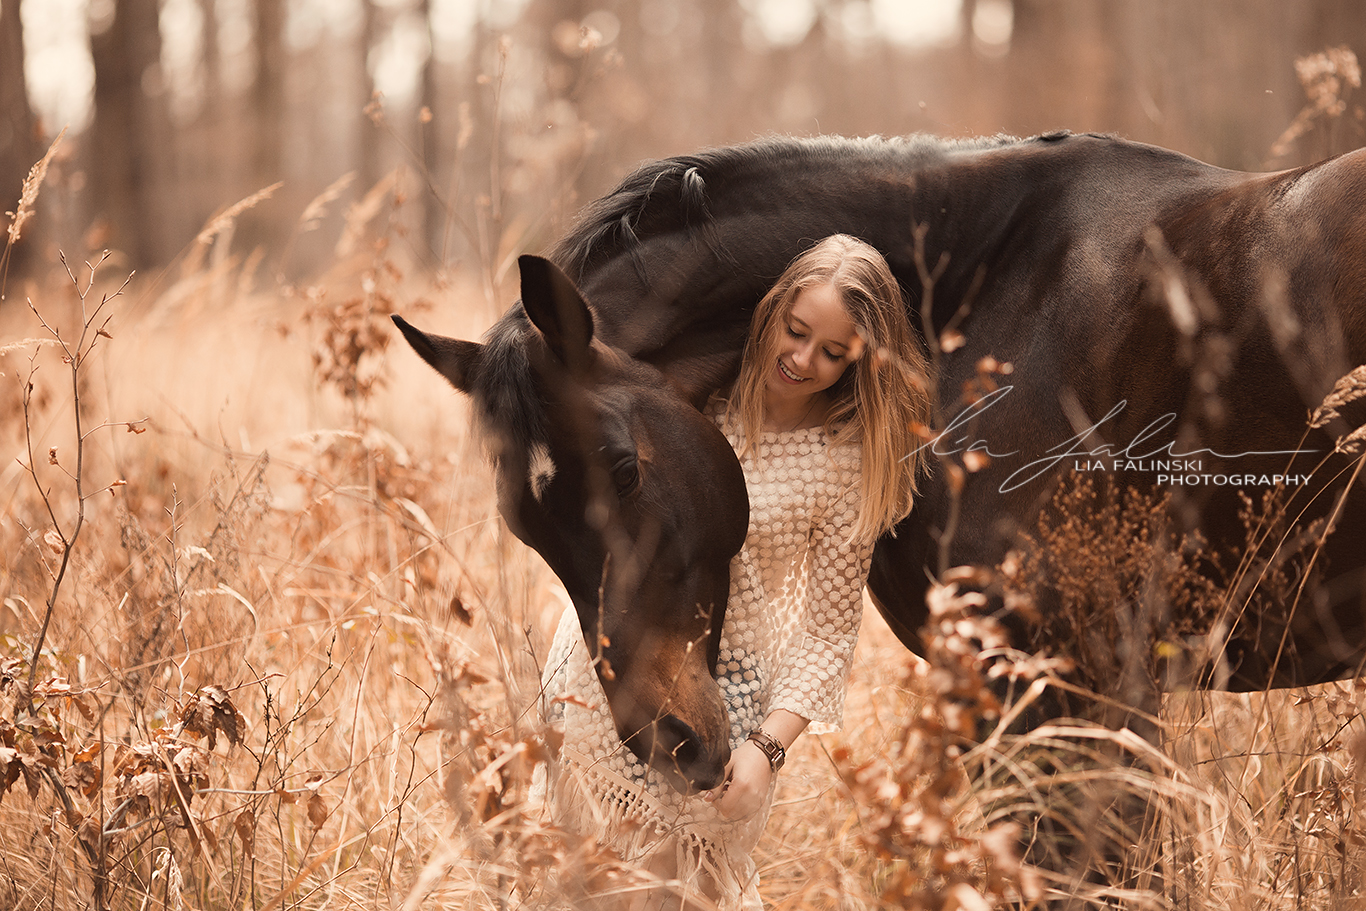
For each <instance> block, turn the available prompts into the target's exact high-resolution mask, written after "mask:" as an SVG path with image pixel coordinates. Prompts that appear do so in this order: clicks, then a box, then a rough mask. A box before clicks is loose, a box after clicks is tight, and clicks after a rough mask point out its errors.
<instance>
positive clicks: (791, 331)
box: [787, 326, 806, 338]
mask: <svg viewBox="0 0 1366 911" xmlns="http://www.w3.org/2000/svg"><path fill="white" fill-rule="evenodd" d="M787 334H788V335H790V336H792V337H793V338H806V335H805V334H803V333H801V332H798V331H797V330H796V329H794V328H792V327H791V326H788V327H787Z"/></svg>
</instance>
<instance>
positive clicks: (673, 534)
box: [394, 256, 749, 789]
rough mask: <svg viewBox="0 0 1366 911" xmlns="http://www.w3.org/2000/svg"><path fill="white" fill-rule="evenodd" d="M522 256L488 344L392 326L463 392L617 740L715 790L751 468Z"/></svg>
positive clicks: (555, 273)
mask: <svg viewBox="0 0 1366 911" xmlns="http://www.w3.org/2000/svg"><path fill="white" fill-rule="evenodd" d="M519 265H520V267H521V279H522V302H521V305H519V306H517V307H514V308H513V309H512V311H511V312H509V313H508V314H507V315H506V316H505V317H503V319H502V320H500V321H499V322H498V324H497V325H496V326H494V328H493V329H492V330H491V331H490V332H489V334H488V336H487V337H486V338H485V340H484V342H483V343H482V344H481V343H476V342H466V341H458V340H454V339H447V338H442V337H440V336H433V335H428V334H426V333H423V332H421V331H419V330H417V329H415V328H413V327H412V326H411V325H409V324H408V323H407V322H406V321H404V320H403V319H402V318H401V317H398V316H395V317H394V322H395V323H396V324H397V325H398V327H399V329H401V330H402V331H403V335H404V337H405V338H406V339H407V340H408V342H409V344H411V345H412V346H413V348H414V349H415V350H416V351H417V353H418V354H419V355H421V357H422V359H423V360H425V361H426V362H427V363H429V364H431V365H432V366H433V367H435V368H436V370H437V371H438V372H440V373H441V374H442V375H443V376H445V377H446V379H448V380H450V382H451V383H452V384H453V385H454V386H455V387H456V388H457V389H459V390H461V391H463V392H466V393H468V394H469V395H470V396H471V398H472V399H473V400H474V403H475V407H476V413H477V415H478V417H479V421H480V425H481V426H480V429H481V431H482V433H483V435H484V438H485V440H486V441H487V442H488V444H489V448H490V450H491V454H492V456H493V460H494V464H495V468H496V476H497V488H498V504H499V511H500V512H501V513H502V515H503V518H504V519H505V520H506V521H507V523H508V527H509V528H511V529H512V531H513V533H514V534H516V535H517V537H519V538H520V539H521V540H522V541H524V542H525V543H526V544H527V545H528V546H530V547H532V548H534V549H535V550H536V551H537V552H538V553H540V555H541V556H542V557H544V558H545V560H546V562H547V563H548V564H549V565H550V568H551V569H552V570H554V571H555V574H556V575H558V576H559V577H560V579H561V580H563V582H564V584H565V587H566V589H567V590H568V593H569V597H570V599H571V600H572V601H573V603H574V607H575V609H576V610H577V612H578V614H579V619H580V621H581V623H582V626H583V633H584V639H585V641H586V643H587V644H588V648H589V653H590V655H592V656H593V657H594V658H595V659H596V662H597V663H596V667H597V670H598V674H599V677H600V678H601V680H602V684H603V689H604V691H605V692H606V695H607V698H608V701H609V703H610V705H611V708H612V714H613V717H614V720H615V721H616V727H617V731H618V733H619V734H620V735H621V738H622V740H623V741H625V743H626V744H627V745H628V746H630V748H631V749H632V750H634V751H635V752H636V753H637V754H639V755H640V756H641V757H643V758H645V759H646V760H647V761H649V762H651V764H653V765H654V766H655V767H656V768H658V769H659V770H660V771H661V772H663V773H665V774H666V775H667V776H668V777H669V778H670V779H671V780H672V781H673V782H674V783H675V784H676V785H677V786H678V787H679V788H680V789H686V788H689V787H694V788H709V787H713V786H714V785H716V784H718V783H719V782H720V780H721V777H722V774H723V772H724V769H725V764H726V761H727V759H728V758H729V756H730V746H729V743H728V736H727V735H728V731H729V729H730V722H729V721H728V720H727V718H726V712H725V707H724V706H723V704H722V702H721V695H720V690H719V689H718V687H717V686H716V683H715V681H714V680H713V678H712V673H713V671H712V669H713V668H714V667H715V666H716V658H717V651H718V649H719V647H720V620H721V617H722V616H723V613H724V610H725V603H726V594H727V591H728V588H729V580H730V575H729V565H730V560H731V558H732V557H733V556H735V554H736V552H737V551H739V549H740V545H741V544H742V543H743V542H744V536H745V529H746V527H747V525H748V521H749V500H748V498H747V497H746V495H745V482H744V476H743V475H742V474H741V472H740V467H739V464H738V463H737V462H736V460H735V454H734V453H733V452H732V451H731V448H730V445H729V444H728V443H727V442H726V439H725V437H724V436H722V435H721V432H720V431H719V430H718V429H717V428H716V426H715V425H714V424H713V423H712V422H711V421H710V420H708V419H707V418H705V417H703V416H702V414H701V413H700V412H698V411H697V410H696V409H694V408H692V407H690V406H689V405H688V403H687V401H686V400H685V399H683V398H681V397H680V395H679V393H678V391H677V387H675V386H674V385H673V384H671V383H670V382H668V381H667V380H666V379H665V378H664V377H663V375H661V374H660V372H659V371H658V370H657V369H655V368H654V367H651V366H649V365H648V364H644V363H642V362H640V361H637V360H634V359H632V358H629V357H626V356H624V355H623V354H622V353H621V352H620V351H617V350H615V349H613V348H610V347H608V346H607V345H605V344H603V342H602V341H600V340H599V339H598V338H596V337H595V336H596V333H595V331H594V325H593V317H592V315H591V313H590V312H589V310H588V307H587V306H586V305H585V303H584V301H583V299H582V298H581V297H580V296H579V295H578V293H577V292H576V291H575V289H574V286H573V285H572V284H570V282H569V281H568V280H567V279H566V278H565V277H564V275H563V274H562V273H561V272H560V271H559V270H558V269H556V268H555V267H554V266H553V265H552V264H551V263H549V262H548V261H546V260H544V259H540V258H538V257H533V256H524V257H522V258H521V260H520V262H519ZM680 492H689V494H690V495H680ZM704 492H705V496H703V495H699V494H703V493H704Z"/></svg>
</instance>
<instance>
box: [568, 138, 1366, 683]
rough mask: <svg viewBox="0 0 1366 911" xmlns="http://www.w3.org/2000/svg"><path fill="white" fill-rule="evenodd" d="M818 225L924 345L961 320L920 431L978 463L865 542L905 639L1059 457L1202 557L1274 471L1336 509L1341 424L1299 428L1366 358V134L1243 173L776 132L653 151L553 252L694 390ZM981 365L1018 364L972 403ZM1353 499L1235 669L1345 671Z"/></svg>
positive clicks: (1040, 150) (1163, 159)
mask: <svg viewBox="0 0 1366 911" xmlns="http://www.w3.org/2000/svg"><path fill="white" fill-rule="evenodd" d="M918 230H919V231H923V245H922V246H921V248H920V252H919V253H918V252H917V231H918ZM832 233H848V234H853V235H855V236H857V237H860V238H862V239H863V240H866V241H868V242H869V243H871V244H873V245H874V246H876V247H877V248H878V249H879V250H881V251H882V252H883V254H884V255H885V256H886V257H887V259H888V262H889V263H890V264H891V266H892V269H893V271H894V272H895V273H896V275H897V276H898V279H899V280H900V281H901V283H902V286H903V289H904V291H905V292H906V296H907V301H908V306H909V309H910V312H911V314H912V319H913V322H915V323H917V324H922V315H923V316H924V322H923V325H924V326H925V327H926V330H927V333H928V334H929V335H930V337H936V338H937V337H941V336H942V337H943V338H945V339H947V338H949V337H951V336H953V337H955V338H956V334H961V341H960V343H959V344H957V347H955V346H954V345H951V344H945V345H944V346H943V348H944V350H943V351H942V353H940V354H939V356H938V357H937V359H936V361H935V363H936V367H937V370H938V375H937V378H936V379H937V388H938V398H939V401H940V403H941V418H940V420H941V424H940V427H939V428H938V429H939V430H940V431H942V432H941V433H940V435H939V436H938V437H937V438H935V439H932V440H927V442H926V445H927V446H929V447H931V448H932V449H934V451H935V452H936V453H937V454H940V455H947V456H948V457H949V458H956V457H959V456H961V455H962V454H963V453H965V452H967V451H976V452H977V453H979V454H985V455H990V460H989V464H987V465H986V466H985V467H981V468H980V470H977V471H975V472H974V473H972V474H970V475H969V476H968V477H967V481H966V484H965V485H964V486H963V487H962V491H961V494H960V495H958V496H957V497H955V496H953V495H951V493H950V485H949V484H948V483H946V479H947V478H948V477H949V474H950V472H949V471H948V470H946V469H945V468H944V467H943V466H941V467H940V468H938V469H936V470H935V472H934V474H933V475H932V477H931V478H930V479H929V480H928V481H927V483H926V484H925V485H924V492H923V494H922V496H921V497H920V498H919V500H918V502H917V504H916V506H915V509H914V510H913V512H912V514H911V515H910V517H909V518H907V519H906V520H905V521H904V522H903V523H902V524H901V525H900V526H899V528H898V529H897V534H896V535H895V537H887V538H884V539H883V540H882V541H881V542H879V545H878V547H877V549H876V551H875V554H874V560H873V570H872V575H871V577H870V580H869V587H870V589H871V591H872V593H873V595H874V596H875V599H876V601H877V603H878V605H879V607H880V609H881V610H882V612H883V615H884V616H885V617H886V618H887V620H888V622H889V624H890V625H891V627H892V628H893V629H894V630H895V631H896V633H897V634H898V636H900V638H901V639H902V640H903V641H904V642H906V644H907V645H908V646H911V647H913V648H914V647H915V646H916V645H917V633H918V631H919V629H920V627H921V626H922V624H923V621H924V619H925V617H926V608H925V598H924V596H925V592H926V588H927V585H928V580H929V578H930V575H931V574H932V573H933V572H934V570H935V568H936V567H944V566H951V565H961V564H979V565H988V566H990V565H994V564H996V563H997V562H998V561H1000V560H1001V558H1002V557H1003V556H1004V555H1005V554H1006V552H1007V550H1008V549H1009V548H1010V547H1011V546H1013V545H1014V544H1015V543H1016V542H1017V540H1018V535H1019V533H1020V532H1021V531H1028V530H1029V529H1030V528H1031V526H1032V524H1033V522H1034V520H1035V518H1036V517H1037V516H1038V515H1039V513H1040V510H1041V509H1043V508H1044V507H1045V506H1046V504H1047V503H1048V501H1049V498H1050V497H1051V496H1052V494H1053V493H1054V491H1055V489H1056V487H1057V484H1058V481H1059V478H1062V477H1065V476H1067V475H1069V474H1075V473H1096V474H1104V475H1106V476H1108V477H1111V478H1113V479H1114V480H1115V481H1117V482H1118V483H1120V484H1130V483H1133V484H1140V485H1145V486H1147V487H1151V488H1155V489H1159V490H1161V489H1171V490H1174V491H1176V493H1177V494H1178V495H1177V496H1176V498H1175V500H1176V503H1177V508H1176V509H1175V510H1174V518H1175V520H1176V521H1177V523H1178V524H1179V526H1180V527H1182V528H1183V529H1184V530H1194V531H1199V532H1200V533H1201V534H1203V535H1204V536H1205V537H1206V539H1207V540H1208V541H1209V547H1210V549H1211V550H1217V549H1219V548H1224V547H1228V546H1230V545H1232V544H1234V543H1240V542H1241V541H1242V536H1243V531H1242V527H1241V525H1240V524H1239V522H1238V521H1237V513H1238V506H1239V500H1238V491H1239V490H1243V491H1245V492H1246V493H1248V494H1249V495H1251V496H1253V497H1254V498H1259V497H1260V495H1261V492H1262V491H1264V490H1266V489H1267V488H1269V487H1271V486H1273V485H1274V481H1275V479H1276V478H1278V477H1280V478H1284V477H1288V478H1291V479H1292V480H1291V483H1290V487H1289V490H1290V491H1291V492H1292V493H1293V494H1294V498H1293V500H1292V503H1293V504H1295V508H1296V509H1298V508H1299V506H1300V505H1304V506H1305V508H1306V509H1307V510H1308V513H1307V514H1306V517H1307V518H1311V517H1313V516H1315V515H1318V516H1322V515H1326V514H1329V513H1333V512H1334V510H1335V509H1336V507H1337V505H1338V504H1337V501H1336V497H1337V494H1338V492H1340V491H1341V489H1342V488H1343V487H1344V486H1345V485H1344V482H1345V480H1346V479H1347V477H1348V476H1351V471H1350V469H1351V463H1350V460H1349V459H1348V457H1345V456H1343V457H1338V459H1337V460H1336V461H1334V460H1332V459H1330V460H1329V464H1328V465H1327V466H1326V467H1324V468H1320V469H1319V470H1318V471H1316V472H1313V477H1312V478H1311V479H1309V480H1308V481H1307V482H1302V481H1303V478H1304V476H1306V475H1309V474H1310V473H1311V471H1312V469H1313V468H1314V466H1315V465H1317V464H1318V463H1319V461H1320V460H1321V459H1322V458H1323V457H1324V455H1325V453H1329V452H1331V450H1332V448H1333V441H1334V439H1335V436H1336V435H1339V434H1341V433H1342V432H1343V431H1344V430H1345V429H1346V427H1345V425H1343V424H1342V423H1340V422H1339V423H1336V424H1330V425H1329V426H1328V427H1327V428H1324V429H1321V430H1314V431H1312V432H1309V433H1308V435H1306V419H1307V417H1308V415H1309V412H1310V410H1311V409H1312V408H1314V407H1315V406H1316V405H1318V404H1319V402H1320V401H1321V400H1322V398H1323V396H1324V394H1325V393H1327V392H1328V391H1329V390H1330V389H1331V388H1332V385H1333V383H1334V381H1335V380H1336V379H1337V378H1338V377H1340V376H1342V375H1343V374H1345V373H1347V372H1348V371H1349V370H1350V369H1351V368H1352V367H1354V366H1356V365H1359V364H1363V363H1366V152H1357V153H1353V154H1351V155H1347V156H1344V157H1341V158H1338V159H1335V160H1332V161H1329V162H1325V163H1322V164H1319V165H1316V166H1313V167H1310V168H1305V169H1300V170H1295V171H1285V172H1280V173H1275V174H1245V173H1239V172H1233V171H1226V170H1222V169H1218V168H1214V167H1211V166H1209V165H1206V164H1203V163H1201V162H1198V161H1194V160H1192V159H1190V158H1187V157H1185V156H1182V155H1179V154H1176V153H1173V152H1169V151H1165V150H1162V149H1158V148H1154V147H1151V146H1146V145H1140V144H1136V143H1130V142H1126V141H1122V140H1118V139H1114V138H1106V137H1098V136H1080V135H1070V134H1057V135H1051V136H1046V137H1040V138H1037V139H1032V140H1025V141H1019V140H1009V139H997V140H987V141H980V142H972V143H949V142H942V141H939V140H933V139H925V138H912V139H907V140H880V139H869V140H839V139H815V140H771V141H765V142H761V143H757V144H754V145H749V146H740V147H735V148H730V149H719V150H714V151H710V152H704V153H701V154H698V155H695V156H688V157H683V158H677V159H669V160H666V161H661V162H657V163H654V164H649V165H646V166H644V167H643V168H641V169H640V170H639V171H638V172H637V173H636V174H634V175H632V176H631V177H630V178H628V179H627V180H626V181H625V182H624V183H623V184H622V186H621V187H619V188H618V189H617V190H616V191H614V192H613V193H611V194H609V195H608V196H606V197H604V198H603V199H601V200H599V201H598V202H597V203H595V204H594V205H593V206H592V207H590V209H589V211H588V212H587V213H586V215H585V217H584V219H583V221H582V222H581V224H580V225H579V227H578V228H577V229H576V230H575V231H574V232H573V233H572V234H571V235H570V236H569V237H568V238H566V240H565V241H564V242H562V243H561V244H560V246H559V247H558V249H557V250H556V251H555V252H554V253H553V254H552V258H553V259H554V260H555V261H556V262H557V263H559V265H560V266H561V267H563V269H564V270H565V272H566V273H567V274H568V275H569V277H570V278H572V279H573V280H574V282H576V283H577V285H578V287H579V289H580V290H581V291H582V293H583V296H584V297H585V298H586V299H587V300H588V301H589V302H590V304H591V305H592V307H593V312H594V315H595V318H596V322H595V325H596V328H597V331H598V334H599V337H600V338H602V339H606V340H607V341H609V342H610V343H611V344H612V345H613V346H614V347H615V348H617V349H619V350H620V351H621V352H623V353H624V354H626V355H629V356H631V357H634V358H636V359H638V360H640V361H644V362H646V363H648V364H650V365H652V366H654V367H656V368H657V369H658V370H659V371H661V373H662V374H663V375H664V376H666V377H669V378H670V379H672V380H673V381H674V382H675V383H677V384H678V386H679V388H680V389H682V390H684V393H683V394H684V395H685V396H686V397H687V398H689V399H690V400H691V402H692V404H693V405H694V406H696V405H699V404H700V403H701V402H702V401H703V400H704V399H705V397H706V393H708V392H709V391H712V390H715V389H718V388H720V387H722V386H724V384H725V383H727V382H728V381H729V380H730V378H731V377H732V376H733V375H734V371H735V369H736V367H737V363H738V357H739V352H740V350H741V343H742V341H743V339H744V337H745V334H746V332H747V329H748V321H749V315H750V313H751V311H752V308H753V306H754V305H755V303H756V302H757V301H758V299H759V298H760V297H761V296H762V294H763V293H764V291H765V290H766V289H767V288H768V287H769V285H770V284H771V283H772V281H773V280H774V279H775V278H776V277H777V276H778V274H779V273H780V272H781V271H782V269H783V268H784V266H785V265H786V264H787V263H788V262H789V261H790V260H791V259H792V258H793V257H794V256H795V255H796V254H797V253H798V252H800V251H801V250H803V249H804V248H805V247H807V246H809V245H810V244H811V243H812V242H814V241H815V240H817V239H819V238H822V237H825V236H827V235H829V234H832ZM927 274H929V275H932V276H933V281H932V283H929V284H927V283H926V281H925V280H924V279H925V276H926V275H927ZM927 288H930V289H931V290H932V299H930V300H927V299H926V289H927ZM925 303H928V304H929V306H928V307H927V308H922V305H923V304H925ZM950 349H952V350H950ZM984 358H994V359H995V360H996V361H999V362H1002V363H1008V364H1010V365H1011V367H1012V372H1010V373H1009V374H1008V375H1006V376H1004V377H1003V378H1002V379H1001V382H1002V384H1003V387H1002V389H1001V390H1000V391H998V392H996V393H994V394H992V395H991V396H988V397H987V398H985V399H982V400H979V401H978V402H976V403H975V404H968V405H964V404H963V403H961V402H960V395H961V393H962V391H963V389H964V386H965V384H967V383H969V382H970V381H971V380H972V379H973V377H975V376H976V375H977V374H978V371H979V365H980V364H981V362H982V361H983V359H984ZM1295 450H1303V452H1301V453H1300V454H1298V455H1294V456H1293V457H1292V456H1291V455H1290V454H1288V453H1290V452H1293V451H1295ZM1116 458H1119V459H1120V460H1121V461H1122V463H1123V465H1122V466H1121V467H1119V469H1118V470H1116V466H1115V465H1114V460H1115V459H1116ZM932 461H933V460H932ZM978 461H979V462H980V460H978ZM1159 463H1165V466H1166V468H1167V469H1168V470H1167V471H1161V470H1160V466H1159ZM1344 466H1345V467H1346V469H1347V470H1346V471H1345V473H1344V471H1343V469H1344ZM1173 468H1174V469H1175V470H1173ZM1172 476H1175V477H1178V478H1180V479H1181V480H1180V481H1174V480H1172V479H1171V477H1172ZM1192 478H1194V479H1195V483H1190V482H1191V479H1192ZM1231 479H1232V480H1231ZM1325 483H1328V484H1329V489H1328V490H1326V491H1324V490H1323V488H1324V486H1325ZM676 495H677V496H678V497H680V498H697V499H702V500H713V499H714V496H715V495H714V494H713V493H711V492H710V491H707V490H688V489H680V490H678V491H676ZM1364 501H1366V496H1363V495H1362V494H1361V493H1360V492H1357V493H1354V494H1352V495H1351V496H1349V497H1348V498H1347V499H1346V500H1345V502H1344V503H1343V504H1342V506H1341V509H1338V510H1337V511H1336V513H1335V516H1336V532H1335V533H1334V534H1333V535H1331V536H1329V537H1328V539H1327V545H1326V547H1325V548H1324V550H1323V553H1322V554H1321V555H1320V556H1319V558H1317V560H1316V563H1315V567H1316V571H1318V572H1320V573H1321V574H1322V575H1323V577H1324V580H1325V581H1324V582H1323V584H1322V585H1320V586H1318V587H1317V588H1316V589H1314V591H1313V596H1312V597H1309V596H1306V597H1305V598H1304V599H1303V600H1302V601H1301V602H1300V603H1298V604H1297V606H1296V607H1295V608H1294V613H1293V615H1290V614H1287V616H1278V617H1246V616H1243V617H1240V618H1238V619H1237V623H1236V624H1235V627H1236V628H1234V629H1233V631H1232V637H1231V640H1230V642H1231V644H1230V646H1229V649H1228V651H1227V652H1226V657H1227V659H1228V662H1227V665H1226V666H1227V670H1228V673H1229V676H1228V685H1229V686H1231V687H1233V688H1257V687H1263V686H1266V685H1279V684H1289V683H1312V682H1315V681H1319V680H1325V679H1330V678H1333V677H1341V676H1344V675H1346V674H1349V673H1351V672H1354V671H1355V670H1356V669H1357V668H1358V667H1359V666H1360V664H1361V661H1362V657H1363V655H1364V654H1366V502H1364ZM945 529H951V530H952V534H947V535H946V534H944V530H945ZM562 577H563V576H562ZM566 584H569V580H566ZM1284 607H1285V608H1286V610H1287V611H1289V608H1290V606H1289V605H1285V606H1284ZM1233 615H1234V616H1235V617H1236V616H1237V614H1236V611H1235V612H1234V614H1233ZM1173 620H1174V621H1179V620H1180V618H1173ZM1016 633H1017V635H1023V634H1024V632H1023V629H1022V628H1020V627H1016Z"/></svg>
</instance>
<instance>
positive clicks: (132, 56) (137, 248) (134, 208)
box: [89, 0, 178, 267]
mask: <svg viewBox="0 0 1366 911" xmlns="http://www.w3.org/2000/svg"><path fill="white" fill-rule="evenodd" d="M90 53H91V57H92V58H93V60H94V63H95V116H94V122H93V124H92V127H91V139H90V143H89V149H90V152H89V170H90V174H91V197H92V200H91V201H92V204H93V207H94V212H95V215H96V217H97V218H99V219H102V220H104V221H105V222H106V223H107V224H108V227H109V229H110V244H111V245H112V246H114V247H117V248H119V249H121V250H123V251H124V252H125V253H126V254H127V256H128V258H129V261H130V263H129V264H130V265H132V266H134V267H145V266H152V265H158V264H162V263H165V262H167V261H168V260H169V259H170V258H171V256H172V255H173V254H174V252H175V250H176V247H177V246H178V245H177V244H175V242H174V240H173V239H172V238H169V237H168V236H167V232H166V231H165V230H164V229H163V227H162V226H163V225H165V223H166V219H165V218H164V216H165V214H166V213H165V212H163V211H162V209H161V207H160V206H159V204H158V203H159V197H160V195H161V194H160V190H161V185H160V181H161V180H162V177H163V175H164V174H165V173H166V171H167V165H168V163H169V161H170V154H169V153H170V139H171V131H170V125H169V122H168V118H167V116H166V108H165V93H164V91H163V90H162V87H161V86H160V84H159V83H160V80H161V77H160V60H161V32H160V28H159V19H158V5H157V0H115V3H114V16H113V18H112V21H111V22H110V25H109V27H108V28H107V29H105V30H104V31H103V32H101V33H100V34H98V35H91V37H90Z"/></svg>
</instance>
